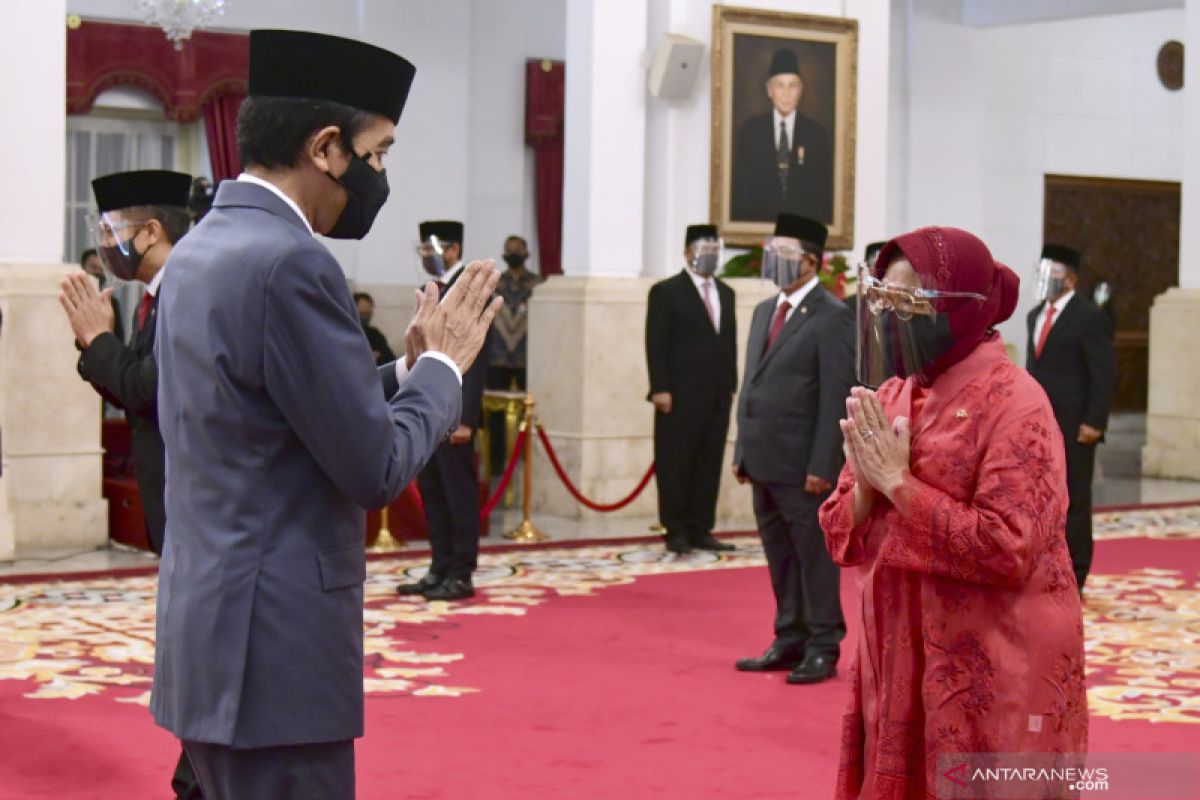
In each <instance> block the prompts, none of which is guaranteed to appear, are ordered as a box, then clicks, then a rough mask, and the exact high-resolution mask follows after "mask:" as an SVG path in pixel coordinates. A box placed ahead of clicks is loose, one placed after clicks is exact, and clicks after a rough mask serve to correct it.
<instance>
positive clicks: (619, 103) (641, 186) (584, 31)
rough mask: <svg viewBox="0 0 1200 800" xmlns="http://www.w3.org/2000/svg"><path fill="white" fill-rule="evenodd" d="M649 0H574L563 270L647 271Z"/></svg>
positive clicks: (569, 54)
mask: <svg viewBox="0 0 1200 800" xmlns="http://www.w3.org/2000/svg"><path fill="white" fill-rule="evenodd" d="M647 2H648V0H621V2H612V1H611V0H567V58H566V63H567V87H566V126H565V145H564V151H563V160H564V162H563V247H562V252H563V272H564V273H566V274H567V275H594V276H633V275H639V274H640V273H641V254H642V239H643V225H644V221H643V215H642V211H643V208H644V206H645V201H644V193H645V174H646V158H645V153H646V71H645V69H644V68H643V67H642V60H641V59H642V53H643V51H644V50H645V48H646V17H647V10H648V9H647Z"/></svg>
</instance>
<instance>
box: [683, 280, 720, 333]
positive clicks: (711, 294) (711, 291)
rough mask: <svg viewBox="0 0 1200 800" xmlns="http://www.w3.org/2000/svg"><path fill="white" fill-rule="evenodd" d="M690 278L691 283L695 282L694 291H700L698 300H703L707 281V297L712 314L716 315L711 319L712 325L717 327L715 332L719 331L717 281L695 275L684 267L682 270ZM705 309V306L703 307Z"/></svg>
mask: <svg viewBox="0 0 1200 800" xmlns="http://www.w3.org/2000/svg"><path fill="white" fill-rule="evenodd" d="M683 271H684V272H686V273H687V274H688V277H689V278H691V279H692V283H694V284H696V291H697V292H699V293H700V302H701V303H703V302H704V283H705V281H707V282H708V298H709V302H711V303H712V310H713V315H714V316H715V317H716V319H715V320H713V327H714V328H716V329H717V333H720V332H721V296H720V295H719V294H718V293H717V282H716V281H715V280H713V278H712V277H708V278H706V277H704V276H703V275H697V274H696V273H695V272H693V271H692V270H691V269H688V268H686V267H685V268H684V270H683ZM705 308H706V309H707V306H706V307H705Z"/></svg>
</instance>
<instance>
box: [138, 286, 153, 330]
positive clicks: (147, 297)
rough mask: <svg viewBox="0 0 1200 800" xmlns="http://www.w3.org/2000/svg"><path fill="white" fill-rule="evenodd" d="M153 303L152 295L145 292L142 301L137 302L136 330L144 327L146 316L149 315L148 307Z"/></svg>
mask: <svg viewBox="0 0 1200 800" xmlns="http://www.w3.org/2000/svg"><path fill="white" fill-rule="evenodd" d="M153 305H154V295H152V294H150V293H149V292H146V293H145V294H143V295H142V302H141V303H139V304H138V330H139V331H140V330H141V329H142V328H145V327H146V317H148V316H150V307H151V306H153Z"/></svg>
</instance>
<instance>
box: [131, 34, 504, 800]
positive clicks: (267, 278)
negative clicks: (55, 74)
mask: <svg viewBox="0 0 1200 800" xmlns="http://www.w3.org/2000/svg"><path fill="white" fill-rule="evenodd" d="M413 73H414V68H413V67H412V65H411V64H409V63H408V62H407V61H405V60H404V59H402V58H400V57H399V56H397V55H395V54H393V53H390V52H388V51H386V50H381V49H379V48H376V47H372V46H370V45H366V44H363V43H361V42H356V41H351V40H347V39H340V38H337V37H332V36H322V35H317V34H310V33H302V32H295V31H254V32H252V33H251V35H250V93H249V94H250V96H249V97H248V98H247V99H246V101H245V102H244V103H243V105H242V107H241V111H240V113H239V116H238V147H239V150H240V153H241V158H242V162H243V164H244V166H245V169H246V172H244V173H243V174H242V175H241V176H240V177H239V178H238V179H237V180H236V181H225V182H223V183H222V184H221V186H220V188H219V189H218V191H217V195H216V198H215V200H214V202H213V207H212V210H211V211H210V212H209V213H208V214H207V215H206V216H205V218H204V220H203V222H201V223H200V224H199V225H198V226H197V227H196V228H195V230H193V231H192V233H190V234H189V235H188V236H187V237H185V238H184V239H183V240H182V241H181V242H180V245H179V246H177V247H176V249H175V250H174V252H173V253H172V255H171V258H170V268H169V269H167V270H166V271H165V275H166V277H165V279H164V281H163V285H162V288H161V298H160V300H159V303H160V311H159V317H158V335H157V345H156V348H155V354H156V357H157V361H158V366H159V398H158V408H159V421H160V425H161V429H162V434H163V441H164V443H165V445H166V464H167V471H166V502H167V541H168V545H167V548H166V551H165V553H164V555H163V559H162V565H161V567H160V572H159V595H158V628H157V635H158V640H157V641H158V644H157V650H156V653H155V674H154V690H153V694H152V697H151V702H150V708H151V711H152V712H153V714H154V717H155V720H156V721H157V722H158V724H159V725H161V726H163V727H164V728H167V729H168V730H170V731H172V732H173V733H174V734H175V735H177V736H178V737H179V738H180V739H182V740H183V741H184V746H185V748H186V750H187V753H188V756H189V758H190V759H191V761H192V764H193V766H194V767H195V770H196V774H197V776H198V777H199V779H200V784H201V787H202V788H203V791H204V796H205V797H209V798H220V800H251V799H253V800H263V798H271V799H272V800H281V799H284V798H301V797H304V798H308V797H320V798H325V799H327V800H348V799H349V798H353V797H354V796H355V789H354V783H355V780H354V739H355V738H356V737H358V736H361V735H362V732H363V639H362V636H363V613H362V603H363V582H364V580H365V577H366V562H365V556H364V552H363V538H364V537H363V531H364V525H365V519H364V511H363V508H364V507H370V508H378V507H381V506H383V505H386V504H387V503H388V502H390V501H391V500H392V499H393V498H395V497H396V495H398V494H399V493H400V491H401V490H402V489H403V488H404V487H405V486H406V485H407V484H408V483H409V482H410V481H411V480H412V479H413V477H414V476H415V475H416V473H417V472H418V471H419V470H420V469H421V467H422V466H423V465H424V463H425V461H426V460H427V459H428V458H429V457H430V455H431V454H432V453H433V451H434V449H435V448H436V447H437V446H438V444H439V443H440V442H441V441H442V440H443V439H445V438H446V436H447V435H448V434H449V433H450V431H453V430H454V429H455V428H456V427H457V426H458V422H459V410H460V404H461V386H460V383H461V374H462V372H464V371H466V369H467V368H468V367H469V366H470V364H471V362H472V361H473V360H474V357H475V355H476V353H477V352H478V351H479V348H480V346H481V345H482V344H483V340H484V335H485V334H486V332H487V330H488V327H489V326H490V325H491V322H492V319H493V317H494V316H495V312H496V308H497V304H496V303H492V304H489V303H488V298H490V297H491V296H492V293H493V291H494V288H495V285H496V282H497V280H498V277H499V273H496V272H495V271H494V269H493V268H492V265H491V264H490V263H476V264H472V265H471V266H470V267H468V269H467V273H466V274H465V275H464V276H463V278H462V279H461V280H459V282H458V283H457V284H456V285H455V287H454V289H453V290H452V291H450V292H449V293H448V294H447V296H446V297H445V299H444V301H443V302H442V303H441V304H440V305H439V304H438V302H437V301H438V291H437V289H436V288H435V287H433V286H432V285H431V286H429V287H427V288H426V289H425V291H424V292H421V293H419V305H418V310H417V313H416V317H415V319H414V321H413V324H412V325H411V326H410V328H409V330H408V332H407V334H406V336H405V351H406V352H405V358H404V359H403V360H402V361H398V362H393V363H391V364H387V365H384V366H383V367H380V368H379V372H377V371H376V367H375V363H374V358H373V357H372V354H371V351H370V348H369V347H368V344H367V341H366V338H365V337H364V335H363V332H362V326H361V324H360V323H359V319H358V314H357V312H356V310H355V307H354V303H353V301H352V300H351V297H350V291H349V288H348V287H347V285H346V279H345V276H344V275H343V273H342V270H341V268H340V267H339V266H338V264H337V261H336V260H335V259H334V258H333V256H332V255H331V254H330V253H329V251H328V250H327V249H326V248H325V247H324V246H323V245H321V244H320V243H319V242H318V241H317V240H316V239H315V238H314V237H313V233H314V232H318V233H323V234H325V235H327V236H331V237H336V238H362V237H363V236H364V235H366V233H367V231H368V230H369V229H370V227H371V223H372V222H373V221H374V218H375V215H376V213H377V212H378V211H379V208H380V207H381V206H382V205H383V202H384V201H385V200H386V198H387V195H388V184H387V176H386V174H385V172H384V170H383V168H382V167H383V165H382V159H383V157H384V156H385V155H386V153H387V150H388V147H389V146H390V145H391V143H392V141H393V135H394V130H395V126H396V123H397V122H398V120H399V117H400V112H401V110H402V108H403V106H404V102H405V99H406V97H407V95H408V89H409V86H410V84H411V82H412V78H413ZM381 378H382V380H383V383H384V391H383V392H381V391H380V380H381Z"/></svg>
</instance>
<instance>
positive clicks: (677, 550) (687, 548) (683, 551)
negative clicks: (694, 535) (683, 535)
mask: <svg viewBox="0 0 1200 800" xmlns="http://www.w3.org/2000/svg"><path fill="white" fill-rule="evenodd" d="M666 544H667V552H668V553H674V554H675V555H677V556H686V555H687V554H688V553H690V552H692V547H691V545H689V544H688V543H687V542H684V541H680V540H679V539H672V538H670V537H667V542H666Z"/></svg>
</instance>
